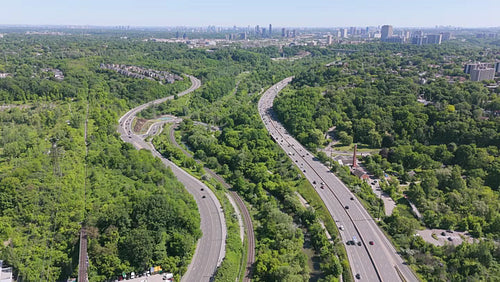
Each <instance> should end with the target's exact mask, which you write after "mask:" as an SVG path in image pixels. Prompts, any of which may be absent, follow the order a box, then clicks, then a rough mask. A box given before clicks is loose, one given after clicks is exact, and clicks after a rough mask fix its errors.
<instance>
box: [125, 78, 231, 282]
mask: <svg viewBox="0 0 500 282" xmlns="http://www.w3.org/2000/svg"><path fill="white" fill-rule="evenodd" d="M189 78H190V80H191V83H192V85H191V87H190V88H189V89H188V90H186V91H184V92H182V93H179V94H178V96H182V95H185V94H187V93H190V92H192V91H194V90H196V89H197V88H199V87H200V85H201V82H200V81H199V80H198V79H197V78H195V77H193V76H189ZM168 99H173V96H169V97H165V98H162V99H158V100H155V101H152V102H149V103H147V104H143V105H140V106H138V107H136V108H133V109H132V110H130V111H128V112H127V113H126V114H125V115H123V116H122V117H121V118H120V120H119V126H118V132H119V133H120V135H121V138H122V139H123V141H125V142H128V143H131V144H132V145H133V146H134V147H135V148H137V149H146V150H150V151H151V152H152V154H153V155H154V156H156V157H158V158H160V159H161V161H162V162H163V163H164V164H165V165H166V166H167V167H170V169H171V170H172V172H173V173H174V175H175V176H176V177H177V179H178V180H179V181H180V182H182V183H183V184H184V186H185V187H186V189H187V191H188V192H189V193H190V194H191V195H193V197H194V199H195V201H196V204H197V205H198V210H199V212H200V217H201V231H202V232H203V235H202V237H201V238H200V240H199V241H198V244H197V246H196V251H195V253H194V255H193V259H192V260H191V264H190V265H189V267H188V270H187V271H186V273H185V274H184V276H183V277H182V280H181V281H186V282H191V281H210V280H211V277H212V276H213V275H214V274H215V271H216V270H217V267H218V266H219V265H220V264H221V262H222V260H223V259H224V256H225V245H226V232H227V231H226V230H227V229H226V223H225V219H224V212H223V210H222V206H221V205H220V203H219V201H218V199H217V197H216V196H215V194H214V193H213V192H212V190H210V189H209V188H208V187H207V186H206V185H205V184H203V183H202V182H200V181H199V180H197V179H196V178H194V177H193V176H191V175H190V174H188V173H187V172H185V171H184V170H182V169H181V168H179V167H178V166H176V165H175V164H174V163H172V162H170V161H169V160H167V159H165V158H163V157H162V156H161V154H160V153H159V152H158V151H156V149H155V148H154V147H153V145H152V144H151V143H149V142H146V141H144V139H143V136H141V135H137V134H135V133H134V131H133V129H132V122H133V120H134V118H135V116H136V115H137V113H139V112H140V111H142V110H143V109H145V108H147V107H149V106H151V105H153V104H159V103H163V102H165V101H166V100H168ZM166 271H168V269H166Z"/></svg>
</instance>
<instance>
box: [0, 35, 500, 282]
mask: <svg viewBox="0 0 500 282" xmlns="http://www.w3.org/2000/svg"><path fill="white" fill-rule="evenodd" d="M123 35H124V32H123V31H113V32H105V31H93V32H91V34H81V35H78V34H75V35H65V36H51V35H29V34H24V32H23V33H21V32H9V33H8V34H6V35H5V36H4V37H3V38H2V39H0V50H1V51H2V55H3V60H1V59H0V72H1V73H8V74H9V75H8V76H7V77H5V78H1V79H0V102H1V103H2V105H4V106H5V107H2V108H1V109H0V132H1V135H0V243H3V244H0V259H3V260H4V261H5V262H6V263H7V264H9V265H12V266H13V267H14V271H15V275H16V277H18V278H19V279H22V280H23V281H60V280H65V279H67V278H69V277H75V276H76V275H77V273H76V272H77V268H78V243H79V242H78V241H79V231H80V228H81V226H82V225H83V226H85V228H86V230H87V233H88V235H89V248H88V251H89V266H90V272H89V278H90V281H104V280H107V279H112V278H115V277H117V276H118V275H120V274H121V273H122V272H131V271H136V272H138V271H143V270H144V269H146V268H148V267H149V266H151V265H161V266H162V268H163V269H164V270H168V271H170V272H173V273H175V274H176V275H181V274H182V273H184V272H185V271H186V268H187V266H188V264H189V261H190V258H191V256H192V254H193V252H194V249H195V244H196V241H197V239H198V238H199V237H200V235H201V234H200V229H199V214H198V211H197V208H196V204H195V202H194V201H193V199H192V197H191V196H190V195H189V194H188V193H187V192H186V191H185V190H184V188H183V187H182V185H181V184H180V183H179V182H177V180H176V179H175V177H174V176H173V174H172V173H171V171H169V170H168V169H166V168H164V166H163V165H162V164H161V162H160V161H159V160H157V159H154V158H153V157H152V156H151V154H150V153H149V152H146V151H137V150H135V149H134V148H133V147H132V146H130V145H128V144H126V143H124V142H122V141H121V140H120V138H119V136H118V134H117V132H116V126H117V124H118V118H119V116H120V115H122V114H123V113H125V112H126V111H127V110H128V109H130V108H132V107H134V106H136V105H139V104H142V103H145V102H147V101H151V100H153V99H156V98H160V97H165V96H169V95H174V94H175V93H178V92H180V91H182V90H184V89H186V88H188V87H189V80H188V79H184V80H183V81H178V82H175V83H174V84H167V85H161V84H159V83H158V82H155V81H149V80H141V79H136V78H131V77H127V76H124V75H121V74H118V73H117V72H114V71H111V70H103V69H100V67H99V66H100V64H101V63H106V64H125V65H136V66H141V67H146V68H152V69H157V70H166V71H169V72H173V73H176V74H183V73H188V74H191V75H194V76H196V77H198V78H199V79H201V81H202V84H203V86H202V88H200V89H199V90H197V91H196V92H194V93H193V94H190V95H189V96H184V97H182V98H179V99H174V100H169V101H167V102H165V103H163V104H161V105H155V106H153V107H151V108H149V109H147V110H145V111H144V112H143V113H141V116H142V117H144V118H153V117H156V116H158V115H161V114H167V113H168V114H174V115H176V116H180V117H183V118H184V122H183V123H182V124H181V126H180V127H179V133H180V135H181V136H182V137H181V139H182V142H183V143H184V144H185V146H186V147H187V148H188V149H189V150H191V151H192V152H193V154H194V156H195V158H196V159H198V160H201V161H202V162H203V164H204V165H205V166H207V167H210V168H212V169H214V170H215V171H216V172H217V173H219V174H220V175H222V176H223V177H224V178H225V179H226V180H227V182H229V183H230V184H231V185H232V187H233V189H234V190H235V191H237V192H238V193H239V194H240V195H241V196H242V197H243V198H244V199H245V201H246V202H247V203H248V204H249V207H250V211H251V213H252V216H253V220H254V226H255V228H256V239H257V254H256V258H257V262H256V264H255V270H254V280H256V281H307V280H308V279H310V278H312V279H313V280H314V281H337V280H338V279H339V276H340V275H341V274H342V277H343V279H344V280H345V281H349V280H350V279H351V274H350V273H349V271H350V268H349V265H348V262H347V257H346V255H345V250H344V249H343V244H342V242H340V238H339V237H338V233H337V232H338V231H337V230H336V228H335V225H334V222H333V220H332V218H331V217H330V215H329V214H328V212H327V211H326V209H325V207H324V206H323V204H322V202H321V200H320V199H319V197H318V195H317V194H316V193H315V191H314V189H313V188H312V186H311V185H310V184H309V183H308V182H307V181H306V180H305V179H304V178H303V177H302V176H301V173H300V171H299V170H297V169H296V168H295V167H294V166H293V164H292V163H291V161H290V160H289V159H288V157H287V156H286V154H285V153H284V152H282V151H281V150H280V149H279V147H278V146H277V145H276V144H275V143H274V142H273V141H272V139H271V138H270V137H269V136H268V134H267V131H266V130H265V128H264V125H263V124H262V122H261V121H260V119H259V116H258V112H257V107H256V104H257V101H258V99H259V97H260V94H261V93H263V91H264V90H265V89H266V88H268V87H269V86H270V85H272V84H273V83H276V82H278V81H279V80H281V79H283V78H285V77H288V76H291V75H295V79H294V80H293V82H292V85H291V87H289V88H287V89H286V90H285V91H284V92H283V93H282V94H280V96H279V97H278V98H277V100H276V101H275V105H274V108H275V110H276V111H277V112H278V114H279V116H280V118H281V120H282V121H283V122H284V124H285V125H286V127H287V128H288V129H289V130H290V132H291V133H292V134H293V135H294V136H296V137H297V138H298V139H299V140H300V141H301V142H302V143H303V144H305V145H306V146H308V147H309V148H310V149H316V148H318V147H322V146H324V145H325V142H326V141H327V140H326V138H325V133H326V131H327V130H328V129H330V128H332V127H334V126H335V128H334V135H335V138H336V139H338V140H339V141H340V142H341V143H342V145H345V146H349V145H351V144H352V143H353V142H356V143H358V144H360V147H362V146H365V147H369V148H372V149H374V150H376V151H377V152H378V153H376V154H372V155H369V156H366V157H365V158H364V163H365V165H366V166H367V167H368V168H369V169H370V171H372V172H373V173H374V174H375V175H377V176H382V175H384V173H390V174H391V175H393V176H399V177H393V179H392V180H391V181H390V182H389V183H388V184H387V185H384V186H383V189H384V190H385V191H387V192H388V193H389V194H391V196H393V198H395V199H396V201H397V202H398V207H397V209H396V211H395V212H394V213H393V215H392V216H389V217H385V218H384V219H383V223H382V225H383V227H384V228H385V229H386V230H387V232H388V233H389V234H390V235H391V236H392V238H393V239H394V242H395V243H396V245H397V247H398V248H399V249H400V251H401V253H402V254H403V255H404V256H405V258H406V259H407V261H408V262H409V264H410V265H411V266H412V267H413V268H414V269H416V270H417V271H418V273H419V274H420V275H421V277H422V278H424V279H425V280H429V281H437V280H450V281H466V280H467V279H471V280H481V279H483V278H484V280H491V281H494V280H497V279H498V277H499V276H500V274H499V272H500V270H499V269H500V267H499V253H500V249H499V247H498V243H497V242H498V241H494V240H498V239H499V237H500V230H499V229H498V228H499V226H500V215H499V210H500V199H499V195H498V193H499V186H500V156H499V146H500V117H499V116H498V114H497V113H498V111H499V110H500V98H499V95H498V94H499V88H491V89H489V88H487V87H484V85H483V84H482V83H472V82H468V81H465V82H460V79H459V77H464V78H465V79H466V78H468V77H467V76H466V75H464V74H462V64H463V63H465V62H468V61H476V60H481V61H489V60H495V59H499V55H498V50H497V49H493V51H491V49H488V50H485V48H484V46H481V45H480V44H475V43H474V42H472V43H471V42H470V41H469V42H467V43H464V44H459V43H450V44H445V45H442V46H425V47H421V46H400V45H395V44H380V43H377V44H360V45H345V44H339V45H334V46H332V47H331V48H320V47H314V46H295V47H286V46H284V47H283V48H278V47H274V46H270V47H262V48H250V49H241V48H237V47H236V46H231V47H221V48H214V49H213V50H210V52H207V50H206V49H203V48H202V49H190V48H188V47H187V46H185V45H183V44H174V43H169V44H166V43H157V42H147V41H143V40H142V38H143V37H144V34H143V33H142V32H135V31H131V32H129V33H128V34H127V36H128V38H127V39H124V38H123ZM149 35H150V36H158V37H161V36H172V34H171V33H168V32H166V33H162V32H151V34H149ZM212 37H216V35H213V36H212ZM488 48H495V47H494V46H491V45H488ZM342 49H346V50H347V51H349V52H345V53H344V52H341V51H339V50H342ZM305 51H307V52H309V53H310V55H309V56H307V57H304V58H302V59H300V60H295V61H291V60H290V61H288V60H283V61H279V62H274V61H272V60H271V59H270V58H274V57H280V56H286V57H292V56H294V55H296V54H298V53H300V52H305ZM326 64H328V65H329V67H326ZM53 69H57V70H59V71H61V72H62V73H63V74H64V78H63V79H61V78H56V77H55V76H54V74H53V71H52V70H53ZM450 81H452V82H450ZM486 83H489V84H491V85H493V84H494V82H491V81H490V82H486ZM417 98H421V99H423V100H425V101H426V103H427V105H424V104H423V103H419V102H417ZM87 121H88V122H87ZM193 121H200V122H203V123H206V124H210V125H214V126H217V128H218V130H215V131H213V130H209V129H207V127H205V126H202V125H198V124H195V123H194V122H193ZM86 122H87V125H88V130H87V140H86V141H87V142H85V124H86ZM165 134H166V133H165ZM165 134H163V135H161V136H159V137H157V138H155V139H153V142H154V143H155V145H156V146H157V147H158V149H159V151H161V153H162V154H163V155H165V156H166V157H169V158H171V159H173V160H178V161H179V160H180V164H181V165H183V166H185V167H190V166H192V167H195V168H196V169H198V168H199V170H201V166H199V165H196V163H195V162H194V161H193V160H191V159H188V158H186V157H185V156H183V155H182V153H180V152H179V150H178V149H176V148H174V147H173V146H172V144H170V143H169V142H168V138H167V136H166V135H165ZM318 157H319V158H320V159H321V160H324V161H327V159H328V157H327V156H326V155H324V154H318ZM334 169H335V170H336V172H337V174H339V176H340V177H341V178H342V179H343V180H344V181H345V182H346V184H348V185H349V186H351V187H354V186H356V185H357V186H360V187H361V189H360V190H359V191H358V193H359V194H360V196H361V197H362V198H363V199H364V201H365V203H367V204H369V206H368V210H369V211H371V212H372V213H374V212H375V211H376V209H375V208H374V207H378V205H379V203H380V201H379V200H378V199H377V198H376V197H375V196H374V195H373V193H372V192H371V190H370V189H369V188H368V186H367V185H365V184H363V183H362V182H361V181H359V180H358V179H356V178H353V177H352V176H351V175H349V172H348V171H347V170H345V169H344V168H340V167H335V168H334ZM410 171H413V172H415V173H414V174H413V173H412V174H409V172H410ZM217 189H222V188H221V187H218V186H217ZM295 192H299V193H300V194H301V195H302V196H304V198H306V200H307V201H308V202H309V203H310V204H311V207H310V208H305V207H303V206H302V205H301V203H300V202H299V200H298V198H297V196H296V195H295ZM403 195H405V196H406V197H408V198H409V199H411V200H412V201H413V202H414V203H415V204H416V205H417V207H418V208H419V210H420V211H421V212H422V214H423V215H424V216H423V219H422V221H418V220H417V219H415V218H414V217H413V216H412V215H411V213H410V212H409V208H408V207H407V204H406V202H405V201H403V200H401V199H402V196H403ZM320 222H324V223H325V225H326V228H327V229H328V231H329V232H330V234H331V235H332V236H333V244H332V242H330V241H329V240H328V239H327V238H326V235H325V232H324V229H323V227H322V226H321V224H320ZM423 227H429V228H435V227H439V228H444V229H454V230H463V231H468V232H469V233H470V234H472V236H474V237H475V238H479V239H481V242H480V243H476V244H463V245H461V246H458V247H453V246H446V247H434V246H432V245H430V244H427V243H425V242H423V240H422V239H421V238H420V237H416V236H412V235H413V233H414V230H415V229H417V228H423ZM233 239H235V238H233V237H231V240H233ZM232 251H233V250H232ZM313 261H315V262H317V263H313ZM231 263H234V262H231ZM223 265H224V267H228V265H231V264H223ZM223 271H227V270H223ZM220 273H223V272H220ZM216 280H220V281H225V280H224V277H223V275H222V274H220V275H219V276H217V277H216Z"/></svg>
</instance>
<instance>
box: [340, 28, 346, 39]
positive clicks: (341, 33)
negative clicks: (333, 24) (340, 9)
mask: <svg viewBox="0 0 500 282" xmlns="http://www.w3.org/2000/svg"><path fill="white" fill-rule="evenodd" d="M340 37H342V38H347V28H341V29H340Z"/></svg>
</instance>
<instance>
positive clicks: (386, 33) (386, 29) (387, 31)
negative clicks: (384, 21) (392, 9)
mask: <svg viewBox="0 0 500 282" xmlns="http://www.w3.org/2000/svg"><path fill="white" fill-rule="evenodd" d="M381 33H382V36H381V37H380V38H381V39H382V40H385V39H387V38H389V37H391V36H392V25H383V26H382V31H381Z"/></svg>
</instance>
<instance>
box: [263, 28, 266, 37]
mask: <svg viewBox="0 0 500 282" xmlns="http://www.w3.org/2000/svg"><path fill="white" fill-rule="evenodd" d="M262 37H266V28H265V27H263V28H262Z"/></svg>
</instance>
